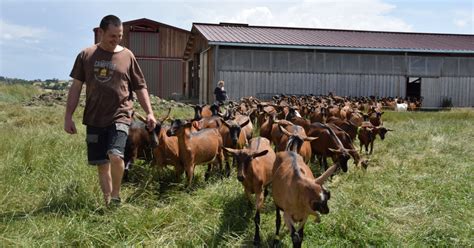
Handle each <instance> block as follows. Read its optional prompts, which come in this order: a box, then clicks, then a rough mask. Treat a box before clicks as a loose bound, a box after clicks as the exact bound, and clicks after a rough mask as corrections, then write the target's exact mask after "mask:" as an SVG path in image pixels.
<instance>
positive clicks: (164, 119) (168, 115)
mask: <svg viewBox="0 0 474 248" xmlns="http://www.w3.org/2000/svg"><path fill="white" fill-rule="evenodd" d="M170 113H171V108H169V109H168V113H167V114H166V116H165V117H163V118H162V119H161V121H160V122H164V121H166V120H167V119H168V118H170Z"/></svg>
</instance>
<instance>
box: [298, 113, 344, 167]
mask: <svg viewBox="0 0 474 248" xmlns="http://www.w3.org/2000/svg"><path fill="white" fill-rule="evenodd" d="M307 135H308V136H311V137H318V138H319V139H317V140H315V141H313V142H311V149H312V152H313V154H315V155H317V156H318V160H319V164H320V165H321V167H322V168H323V169H327V167H328V164H327V157H328V156H331V157H332V160H333V161H334V162H335V163H339V165H340V166H341V168H342V169H343V171H344V172H346V171H347V161H348V160H349V158H350V154H349V150H348V149H346V148H345V147H344V145H343V144H342V142H341V140H340V139H339V138H338V137H337V135H336V134H335V133H334V131H333V130H332V129H331V128H329V127H328V126H327V125H325V124H322V123H318V122H315V123H312V124H311V126H310V129H309V131H308V132H307Z"/></svg>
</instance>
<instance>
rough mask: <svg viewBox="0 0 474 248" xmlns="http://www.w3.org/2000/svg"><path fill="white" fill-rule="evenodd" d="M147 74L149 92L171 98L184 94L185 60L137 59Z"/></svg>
mask: <svg viewBox="0 0 474 248" xmlns="http://www.w3.org/2000/svg"><path fill="white" fill-rule="evenodd" d="M137 61H138V64H139V65H140V68H141V69H142V71H143V74H144V75H145V79H146V82H147V87H148V93H149V94H152V95H154V96H159V97H161V98H166V99H167V98H170V97H172V96H173V93H178V94H180V95H181V94H183V92H182V91H183V88H182V85H183V62H182V61H181V60H157V59H140V58H138V59H137Z"/></svg>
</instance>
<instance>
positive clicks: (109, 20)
mask: <svg viewBox="0 0 474 248" xmlns="http://www.w3.org/2000/svg"><path fill="white" fill-rule="evenodd" d="M110 24H112V25H114V26H116V27H120V25H122V21H121V20H120V18H118V17H116V16H114V15H108V16H105V17H104V18H102V21H100V28H101V29H102V30H104V31H107V29H108V28H109V25H110Z"/></svg>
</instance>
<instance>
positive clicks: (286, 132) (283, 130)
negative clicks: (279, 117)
mask: <svg viewBox="0 0 474 248" xmlns="http://www.w3.org/2000/svg"><path fill="white" fill-rule="evenodd" d="M278 127H279V128H280V131H282V132H283V133H284V134H286V135H288V136H292V135H293V134H291V133H290V132H288V130H286V128H284V127H283V126H282V125H280V124H278Z"/></svg>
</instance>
